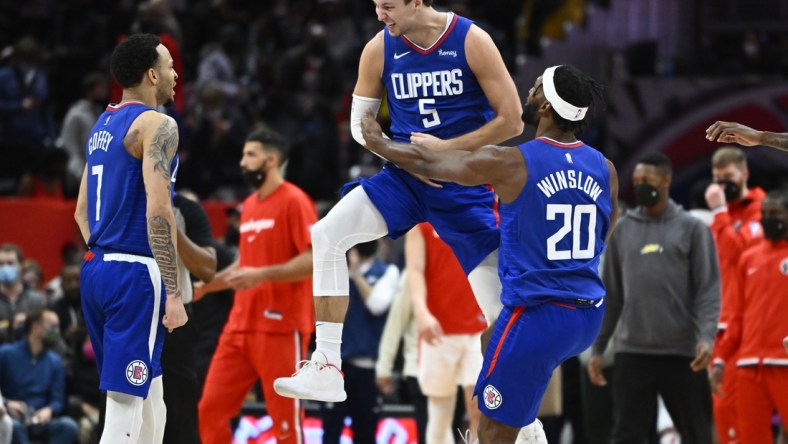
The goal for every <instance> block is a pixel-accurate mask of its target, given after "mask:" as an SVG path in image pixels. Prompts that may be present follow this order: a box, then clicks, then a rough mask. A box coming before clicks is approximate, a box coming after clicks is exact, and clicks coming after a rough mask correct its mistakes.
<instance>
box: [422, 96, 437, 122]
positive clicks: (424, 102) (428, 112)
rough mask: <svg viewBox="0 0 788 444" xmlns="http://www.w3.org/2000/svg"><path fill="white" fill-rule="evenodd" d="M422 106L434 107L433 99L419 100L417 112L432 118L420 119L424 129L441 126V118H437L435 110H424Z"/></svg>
mask: <svg viewBox="0 0 788 444" xmlns="http://www.w3.org/2000/svg"><path fill="white" fill-rule="evenodd" d="M424 105H435V99H419V112H420V113H421V114H422V115H429V116H432V118H424V119H421V123H423V124H424V128H432V127H433V126H436V125H440V124H441V118H440V116H438V110H437V109H435V108H425V107H424Z"/></svg>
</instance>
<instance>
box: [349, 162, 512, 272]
mask: <svg viewBox="0 0 788 444" xmlns="http://www.w3.org/2000/svg"><path fill="white" fill-rule="evenodd" d="M359 183H360V184H361V186H362V187H363V188H364V191H365V192H366V193H367V196H369V199H370V200H371V201H372V203H373V204H374V205H375V207H376V208H377V209H378V211H380V214H381V215H383V218H384V219H385V220H386V225H387V226H388V230H389V233H388V236H389V237H391V238H393V239H396V238H398V237H400V236H402V235H403V234H405V233H407V232H408V231H410V229H411V228H413V227H414V226H415V225H417V224H419V223H421V222H425V221H426V222H429V223H430V224H432V226H433V227H434V228H435V231H437V232H438V235H439V236H440V237H441V239H443V241H444V242H446V243H447V244H448V245H449V246H450V247H451V249H452V250H453V251H454V254H455V256H457V259H458V260H459V262H460V265H462V268H463V270H464V271H465V274H469V273H470V272H471V271H472V270H473V269H474V268H476V266H477V265H479V264H480V263H481V262H482V261H483V260H484V258H486V257H487V256H488V255H489V254H490V253H492V252H493V251H495V249H496V248H498V244H499V243H500V233H499V231H498V213H497V206H496V202H497V201H496V199H495V193H493V191H492V189H491V188H490V187H487V186H485V185H479V186H472V187H466V186H462V185H458V184H456V183H452V182H440V184H441V185H443V188H435V187H431V186H429V185H427V184H425V183H423V182H421V181H420V180H418V179H416V178H415V177H413V176H412V175H410V174H409V173H407V172H406V171H404V170H402V169H400V168H398V167H397V166H396V165H394V164H393V163H391V162H389V163H387V164H386V165H385V166H384V167H383V170H382V171H380V172H379V173H378V174H375V175H374V176H372V177H370V178H368V179H360V180H359ZM356 184H357V183H355V182H354V183H351V184H348V185H346V186H345V188H344V190H343V192H346V191H349V189H350V188H352V187H353V186H354V185H356Z"/></svg>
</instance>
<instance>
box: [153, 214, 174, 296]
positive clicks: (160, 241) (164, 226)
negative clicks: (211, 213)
mask: <svg viewBox="0 0 788 444" xmlns="http://www.w3.org/2000/svg"><path fill="white" fill-rule="evenodd" d="M148 243H149V244H150V249H151V251H152V252H153V257H154V258H156V263H158V264H159V270H160V271H161V278H162V280H163V281H164V287H165V288H166V289H167V294H168V295H174V294H177V293H178V257H177V256H176V254H175V245H174V244H173V240H172V226H171V225H170V222H169V221H168V220H167V219H166V218H165V217H162V216H153V217H149V218H148Z"/></svg>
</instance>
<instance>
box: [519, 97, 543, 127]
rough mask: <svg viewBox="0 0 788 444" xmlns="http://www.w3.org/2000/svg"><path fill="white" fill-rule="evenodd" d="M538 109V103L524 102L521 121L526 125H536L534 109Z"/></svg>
mask: <svg viewBox="0 0 788 444" xmlns="http://www.w3.org/2000/svg"><path fill="white" fill-rule="evenodd" d="M538 109H539V104H538V103H535V102H534V103H526V104H525V106H524V107H523V116H522V119H523V123H525V124H526V125H531V126H536V124H537V123H538V122H537V120H536V111H537V110H538Z"/></svg>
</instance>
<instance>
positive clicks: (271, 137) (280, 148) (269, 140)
mask: <svg viewBox="0 0 788 444" xmlns="http://www.w3.org/2000/svg"><path fill="white" fill-rule="evenodd" d="M246 141H247V142H258V143H260V144H262V145H263V149H265V150H272V151H275V152H276V153H277V154H278V155H279V165H283V164H284V163H285V162H286V161H287V155H288V154H289V152H290V147H289V146H288V144H287V141H285V138H284V137H282V136H281V135H280V134H279V133H277V132H275V131H272V130H270V129H267V128H262V129H258V130H255V131H252V132H251V133H249V135H248V136H246Z"/></svg>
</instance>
